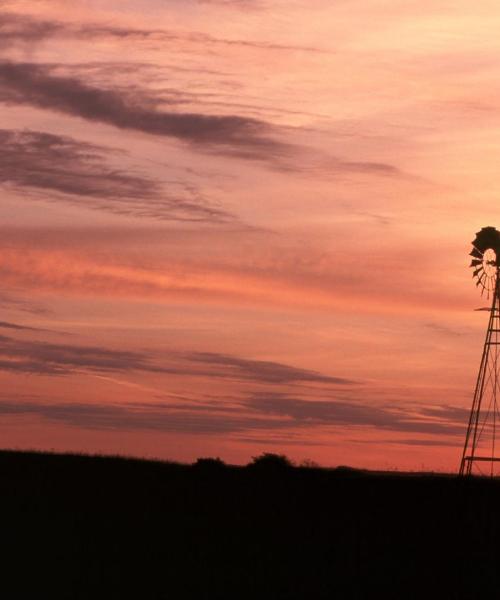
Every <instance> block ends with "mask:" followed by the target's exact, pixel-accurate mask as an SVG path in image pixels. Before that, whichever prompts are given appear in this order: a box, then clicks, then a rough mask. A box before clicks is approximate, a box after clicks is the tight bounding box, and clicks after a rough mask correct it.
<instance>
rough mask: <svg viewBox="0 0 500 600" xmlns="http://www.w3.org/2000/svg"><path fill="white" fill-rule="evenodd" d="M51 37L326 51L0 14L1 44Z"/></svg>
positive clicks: (251, 5)
mask: <svg viewBox="0 0 500 600" xmlns="http://www.w3.org/2000/svg"><path fill="white" fill-rule="evenodd" d="M205 3H207V4H208V3H211V4H215V2H213V1H212V2H209V0H205ZM217 4H219V5H225V6H228V5H229V4H231V6H232V7H233V8H234V7H237V8H239V9H247V10H248V9H255V8H257V7H258V3H257V2H256V1H255V0H252V1H248V0H246V1H245V0H231V2H222V1H221V0H218V2H217ZM54 37H58V38H76V39H83V40H91V39H99V38H108V39H109V38H111V39H115V40H124V41H129V40H134V41H144V42H148V43H149V44H155V45H157V44H161V46H162V47H163V48H165V45H167V44H168V45H169V46H170V47H172V49H173V50H174V51H179V50H180V51H182V50H185V49H186V47H185V45H186V44H189V45H195V46H199V47H200V50H201V48H204V49H205V51H206V49H207V48H217V47H222V48H224V47H225V48H227V47H241V48H249V49H254V50H264V51H266V50H271V51H272V50H275V51H285V52H286V51H295V52H296V51H300V52H313V53H326V52H327V51H326V50H321V49H319V48H315V47H312V46H302V45H299V44H296V45H295V44H279V43H276V42H267V41H256V40H251V39H235V38H221V37H214V36H212V35H209V34H207V33H202V32H198V31H187V32H186V31H176V30H165V29H140V28H133V27H128V28H126V27H119V26H116V25H111V24H108V23H100V24H99V23H86V24H75V23H70V22H64V21H58V20H52V21H49V20H44V19H35V18H34V17H31V16H29V15H22V14H16V13H12V12H11V13H4V14H3V15H0V46H4V47H5V46H8V45H11V44H14V43H33V42H41V41H44V40H47V39H50V38H54ZM180 44H181V45H180Z"/></svg>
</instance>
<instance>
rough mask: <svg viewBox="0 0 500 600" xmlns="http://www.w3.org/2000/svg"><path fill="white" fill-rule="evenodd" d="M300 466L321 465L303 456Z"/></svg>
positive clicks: (316, 467)
mask: <svg viewBox="0 0 500 600" xmlns="http://www.w3.org/2000/svg"><path fill="white" fill-rule="evenodd" d="M299 466H300V467H304V469H321V466H320V465H319V464H318V463H317V462H316V461H314V460H311V459H310V458H304V460H303V461H302V462H301V463H300V465H299Z"/></svg>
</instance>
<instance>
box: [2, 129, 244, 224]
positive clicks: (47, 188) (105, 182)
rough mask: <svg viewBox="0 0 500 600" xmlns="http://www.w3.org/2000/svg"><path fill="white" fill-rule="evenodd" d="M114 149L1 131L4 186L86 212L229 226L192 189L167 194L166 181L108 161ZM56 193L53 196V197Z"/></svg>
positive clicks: (38, 134)
mask: <svg viewBox="0 0 500 600" xmlns="http://www.w3.org/2000/svg"><path fill="white" fill-rule="evenodd" d="M113 152H115V151H113V150H111V149H109V148H104V147H102V146H96V145H94V144H89V143H87V142H82V141H79V140H76V139H74V138H70V137H68V136H59V135H53V134H49V133H45V132H40V131H29V130H24V131H16V130H7V129H0V184H4V185H8V186H9V187H11V188H14V189H15V190H16V191H18V192H21V193H23V192H25V191H26V190H31V192H37V193H42V198H43V199H46V200H59V201H61V200H63V201H65V202H70V203H73V204H76V205H79V206H83V207H86V208H92V209H99V210H105V211H108V212H112V213H115V214H120V215H132V216H136V217H149V218H154V219H159V220H176V221H202V222H226V221H232V220H233V217H232V216H231V215H230V214H229V213H227V212H224V211H222V210H220V209H217V208H214V207H211V206H209V205H208V204H207V203H205V202H204V200H203V199H202V198H201V197H200V195H199V194H198V193H197V192H196V190H193V189H192V188H189V189H187V188H186V189H183V188H180V189H179V190H178V191H177V192H176V193H174V192H173V191H170V192H167V191H165V190H164V189H163V187H162V185H161V184H160V182H158V181H155V180H153V179H150V178H148V177H147V176H144V175H139V174H131V173H129V172H125V171H123V170H120V169H116V168H114V167H112V166H110V165H108V164H107V163H106V158H108V157H109V156H110V155H111V154H113ZM49 193H50V195H49Z"/></svg>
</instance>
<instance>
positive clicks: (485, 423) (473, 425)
mask: <svg viewBox="0 0 500 600" xmlns="http://www.w3.org/2000/svg"><path fill="white" fill-rule="evenodd" d="M472 246H473V248H472V252H471V253H470V255H471V256H472V262H471V264H470V266H471V267H473V268H474V272H473V273H472V276H473V277H474V278H475V279H476V286H477V287H479V288H481V295H484V294H486V297H487V298H489V297H490V296H491V297H492V302H491V308H490V309H489V311H490V318H489V321H488V329H487V331H486V339H485V341H484V347H483V355H482V358H481V364H480V366H479V373H478V376H477V381H476V389H475V391H474V398H473V401H472V409H471V412H470V417H469V425H468V427H467V434H466V436H465V444H464V450H463V453H462V461H461V463H460V475H470V474H471V473H472V469H473V466H474V465H476V467H477V468H478V470H479V472H481V470H480V467H479V464H477V463H481V462H483V463H486V465H488V464H489V467H490V474H491V475H493V467H494V464H495V462H499V461H500V457H497V454H496V450H497V448H496V433H497V429H498V428H499V427H500V412H499V410H498V403H499V402H500V394H499V393H498V392H499V383H500V382H499V372H498V369H499V367H500V356H499V354H500V335H499V334H500V280H499V272H500V232H499V231H497V230H496V229H495V228H494V227H483V229H481V231H479V232H478V233H477V234H476V239H475V240H474V241H473V242H472Z"/></svg>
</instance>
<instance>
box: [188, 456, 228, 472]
mask: <svg viewBox="0 0 500 600" xmlns="http://www.w3.org/2000/svg"><path fill="white" fill-rule="evenodd" d="M193 466H194V467H195V468H196V469H204V470H207V471H208V470H211V471H212V470H213V471H215V470H220V469H224V468H225V466H226V463H225V462H224V461H223V460H222V459H220V458H219V457H218V456H217V457H216V458H213V457H203V458H197V459H196V462H195V463H194V464H193Z"/></svg>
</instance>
